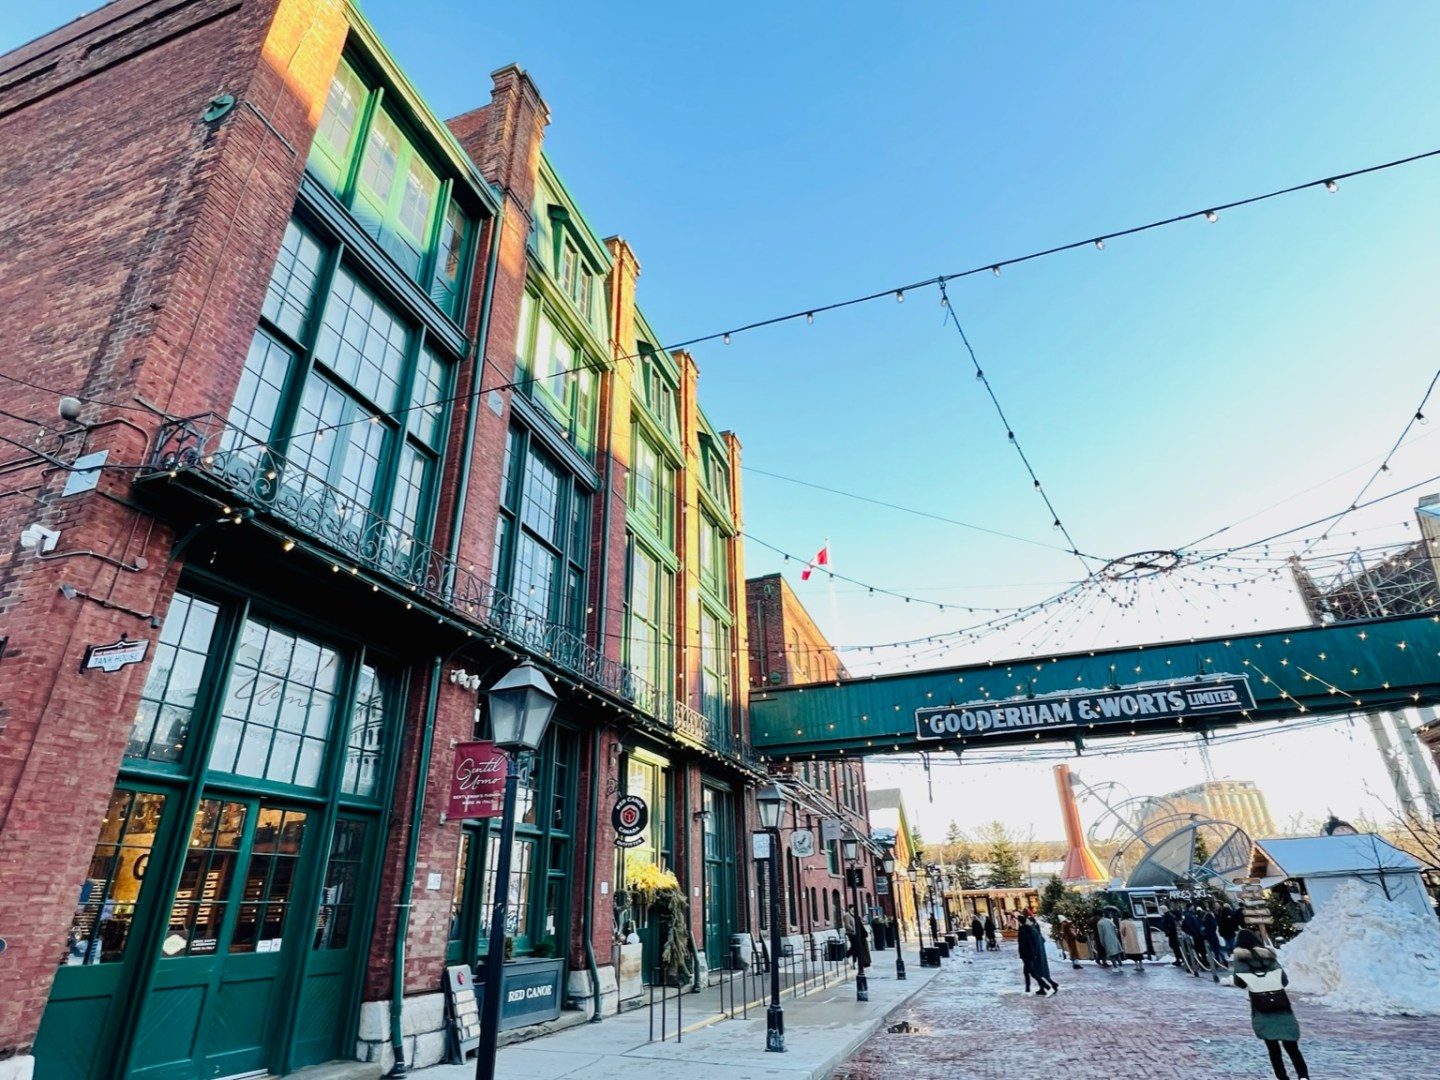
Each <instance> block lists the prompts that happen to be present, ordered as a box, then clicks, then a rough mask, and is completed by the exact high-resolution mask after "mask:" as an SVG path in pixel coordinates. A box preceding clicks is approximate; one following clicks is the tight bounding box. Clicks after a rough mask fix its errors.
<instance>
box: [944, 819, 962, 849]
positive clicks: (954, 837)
mask: <svg viewBox="0 0 1440 1080" xmlns="http://www.w3.org/2000/svg"><path fill="white" fill-rule="evenodd" d="M964 840H965V837H964V835H963V834H962V833H961V832H960V826H959V825H956V824H955V822H954V821H951V822H950V826H949V828H947V829H946V830H945V843H947V844H949V845H951V846H959V845H960V844H961V843H963V842H964Z"/></svg>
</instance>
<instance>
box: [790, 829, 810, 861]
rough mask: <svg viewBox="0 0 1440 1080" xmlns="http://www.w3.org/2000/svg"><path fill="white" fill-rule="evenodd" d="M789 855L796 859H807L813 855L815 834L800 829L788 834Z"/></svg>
mask: <svg viewBox="0 0 1440 1080" xmlns="http://www.w3.org/2000/svg"><path fill="white" fill-rule="evenodd" d="M790 854H791V855H794V856H795V857H796V858H797V859H808V858H810V856H811V855H814V854H815V834H814V833H813V832H811V831H810V830H809V829H800V830H797V831H796V832H793V833H791V834H790Z"/></svg>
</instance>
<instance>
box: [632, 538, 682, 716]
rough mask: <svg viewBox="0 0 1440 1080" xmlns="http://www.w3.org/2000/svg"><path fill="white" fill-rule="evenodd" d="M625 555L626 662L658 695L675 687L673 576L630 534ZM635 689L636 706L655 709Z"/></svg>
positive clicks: (649, 696) (648, 698) (647, 697)
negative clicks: (626, 579)
mask: <svg viewBox="0 0 1440 1080" xmlns="http://www.w3.org/2000/svg"><path fill="white" fill-rule="evenodd" d="M628 548H629V550H628V552H627V556H628V557H627V569H628V583H627V588H626V590H625V598H626V599H625V663H626V665H627V666H628V667H629V668H630V670H631V671H632V672H634V673H635V674H636V675H638V676H639V677H640V678H641V679H643V680H644V681H645V682H647V683H649V684H650V686H651V687H652V688H653V690H654V691H656V692H658V694H660V695H669V694H673V693H674V687H675V573H674V571H673V570H672V569H671V568H670V567H669V566H667V565H666V563H665V560H664V559H663V558H661V557H660V556H659V555H657V554H655V553H654V552H652V551H651V550H650V549H649V548H648V547H647V546H646V545H644V544H643V543H640V542H639V541H638V540H637V539H636V538H635V537H634V536H633V535H632V536H631V537H630V538H629V542H628ZM653 696H654V695H653V694H650V693H647V692H646V691H645V690H644V689H643V688H642V687H639V686H637V687H636V703H637V704H639V705H640V706H641V707H642V708H650V709H654V708H656V707H658V705H659V702H658V701H655V700H652V697H653Z"/></svg>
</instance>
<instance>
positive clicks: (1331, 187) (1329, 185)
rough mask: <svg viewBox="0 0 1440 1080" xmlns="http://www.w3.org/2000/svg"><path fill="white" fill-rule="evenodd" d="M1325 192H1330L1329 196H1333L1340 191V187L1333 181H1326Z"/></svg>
mask: <svg viewBox="0 0 1440 1080" xmlns="http://www.w3.org/2000/svg"><path fill="white" fill-rule="evenodd" d="M1325 190H1326V191H1328V192H1330V194H1331V195H1334V194H1335V192H1337V191H1339V190H1340V185H1339V184H1337V183H1336V182H1335V181H1334V180H1326V181H1325Z"/></svg>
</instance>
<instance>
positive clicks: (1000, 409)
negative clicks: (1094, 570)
mask: <svg viewBox="0 0 1440 1080" xmlns="http://www.w3.org/2000/svg"><path fill="white" fill-rule="evenodd" d="M940 304H941V306H942V307H944V309H945V314H946V317H947V318H948V319H949V320H950V322H952V323H954V324H955V329H956V331H957V332H958V333H959V334H960V341H961V342H962V343H963V344H964V346H965V351H966V353H968V354H969V356H970V364H971V366H972V367H974V369H975V378H976V379H977V380H979V382H980V383H981V384H982V385H983V386H984V387H985V393H986V394H987V395H988V396H989V398H990V404H991V405H993V406H995V413H996V415H997V416H999V417H1000V423H1002V424H1004V425H1005V438H1006V439H1008V440H1009V442H1010V445H1011V446H1012V447H1014V448H1015V453H1017V454H1019V455H1020V463H1021V464H1022V465H1024V466H1025V471H1026V472H1027V473H1028V474H1029V475H1030V482H1031V483H1032V484H1034V486H1035V491H1036V493H1037V494H1038V495H1039V496H1040V498H1041V499H1043V500H1044V502H1045V509H1047V510H1049V511H1050V518H1051V528H1053V529H1055V530H1056V531H1057V532H1059V533H1060V535H1061V536H1063V537H1065V542H1066V543H1067V544H1069V545H1070V547H1069V548H1068V549H1067V550H1068V551H1069V552H1070V554H1072V555H1074V556H1075V557H1076V558H1078V559H1079V560H1080V564H1081V565H1082V566H1084V567H1085V572H1086V573H1087V574H1088V573H1089V572H1090V562H1091V561H1092V560H1094V561H1097V562H1105V561H1106V560H1105V559H1101V558H1099V557H1098V556H1095V555H1086V554H1084V553H1083V552H1081V551H1080V549H1079V546H1078V545H1077V544H1076V543H1075V538H1074V537H1072V536H1071V535H1070V530H1069V529H1067V528H1066V527H1065V524H1064V523H1063V522H1062V521H1061V520H1060V515H1059V514H1058V513H1057V512H1056V510H1055V505H1054V504H1053V503H1052V502H1051V501H1050V494H1049V492H1047V491H1046V490H1045V488H1044V487H1043V486H1042V485H1041V483H1040V478H1039V477H1038V476H1036V475H1035V467H1034V466H1033V465H1031V464H1030V457H1029V455H1028V454H1026V453H1025V448H1024V447H1023V446H1021V445H1020V437H1019V436H1018V435H1016V434H1015V425H1014V424H1012V423H1011V422H1010V418H1009V417H1008V416H1006V415H1005V408H1004V406H1002V405H1001V404H1000V399H999V397H997V396H996V394H995V387H994V386H993V385H991V382H990V379H989V377H988V376H987V375H986V374H985V369H984V368H982V367H981V366H980V361H979V360H978V359H977V358H976V356H975V348H974V346H972V345H971V344H970V338H969V337H968V336H967V335H966V333H965V328H964V327H963V326H961V325H960V316H959V315H957V314H956V313H955V305H954V304H952V303H951V302H950V294H949V292H947V291H946V288H945V283H944V282H943V281H942V282H940Z"/></svg>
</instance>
